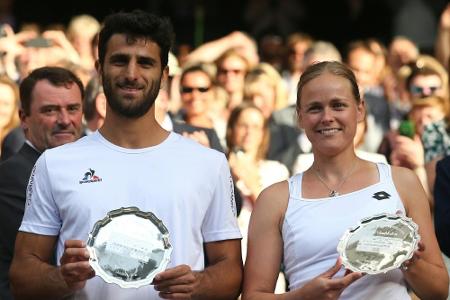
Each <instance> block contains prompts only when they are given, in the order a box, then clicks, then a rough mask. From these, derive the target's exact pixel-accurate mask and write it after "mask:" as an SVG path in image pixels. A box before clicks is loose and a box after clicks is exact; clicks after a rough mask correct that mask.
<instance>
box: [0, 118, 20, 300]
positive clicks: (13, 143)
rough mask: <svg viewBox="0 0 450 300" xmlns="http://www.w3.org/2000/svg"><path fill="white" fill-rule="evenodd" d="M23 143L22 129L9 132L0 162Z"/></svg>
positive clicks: (17, 149) (4, 141)
mask: <svg viewBox="0 0 450 300" xmlns="http://www.w3.org/2000/svg"><path fill="white" fill-rule="evenodd" d="M23 143H25V133H24V132H23V129H22V127H20V126H19V127H16V128H14V129H13V130H11V132H10V133H8V134H7V135H6V136H5V139H4V140H3V142H2V156H1V159H0V160H1V161H4V160H7V159H8V158H10V157H11V156H13V155H14V154H16V153H17V152H19V150H20V148H22V146H23ZM0 300H1V298H0Z"/></svg>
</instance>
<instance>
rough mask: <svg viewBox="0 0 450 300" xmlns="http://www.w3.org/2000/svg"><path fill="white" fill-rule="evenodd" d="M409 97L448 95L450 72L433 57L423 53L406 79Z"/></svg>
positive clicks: (445, 96)
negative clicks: (449, 74)
mask: <svg viewBox="0 0 450 300" xmlns="http://www.w3.org/2000/svg"><path fill="white" fill-rule="evenodd" d="M406 86H407V87H408V93H409V98H410V99H414V98H425V97H429V96H440V97H444V98H447V97H448V74H447V72H446V70H445V68H444V67H443V66H442V65H441V64H440V63H439V62H438V61H437V60H436V59H434V58H433V57H431V56H428V55H421V56H420V57H419V59H418V60H417V61H416V62H415V63H414V64H413V65H412V69H411V74H410V75H409V76H408V78H407V79H406Z"/></svg>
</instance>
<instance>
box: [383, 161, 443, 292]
mask: <svg viewBox="0 0 450 300" xmlns="http://www.w3.org/2000/svg"><path fill="white" fill-rule="evenodd" d="M392 174H393V179H394V183H395V186H396V188H397V190H398V191H399V193H400V196H401V198H402V200H403V204H404V206H405V209H406V214H407V216H408V217H410V218H412V219H413V221H414V222H415V223H417V225H419V234H420V237H421V242H422V244H423V246H424V249H423V251H420V252H421V254H420V257H419V258H418V259H413V262H412V263H410V264H408V269H407V270H403V274H404V276H405V278H406V281H407V282H408V284H409V285H410V286H411V287H412V289H413V290H414V292H415V293H416V295H417V296H418V297H419V298H420V299H422V300H426V299H433V300H438V299H446V298H447V294H448V284H449V281H448V280H449V279H448V273H447V270H446V269H445V266H444V262H443V260H442V255H441V251H440V250H439V246H438V243H437V240H436V236H435V234H434V229H433V224H432V220H431V213H430V207H429V204H428V201H427V196H426V194H425V191H424V190H423V188H422V185H421V184H420V181H419V179H418V178H417V176H416V175H415V174H414V173H413V172H412V171H411V170H408V169H406V168H397V167H393V168H392Z"/></svg>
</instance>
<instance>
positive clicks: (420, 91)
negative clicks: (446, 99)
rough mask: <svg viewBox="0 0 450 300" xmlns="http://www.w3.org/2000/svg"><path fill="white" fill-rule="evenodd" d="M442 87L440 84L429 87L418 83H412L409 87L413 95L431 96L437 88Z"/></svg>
mask: <svg viewBox="0 0 450 300" xmlns="http://www.w3.org/2000/svg"><path fill="white" fill-rule="evenodd" d="M440 88H441V87H440V86H427V87H422V86H417V85H412V86H411V87H410V89H409V91H410V92H411V94H413V95H425V96H429V95H432V94H434V93H435V92H436V91H437V90H439V89H440Z"/></svg>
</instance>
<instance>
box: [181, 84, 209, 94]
mask: <svg viewBox="0 0 450 300" xmlns="http://www.w3.org/2000/svg"><path fill="white" fill-rule="evenodd" d="M194 90H197V91H199V92H200V93H206V92H207V91H209V86H204V87H190V86H182V87H181V89H180V91H181V93H182V94H188V93H192V92H193V91H194Z"/></svg>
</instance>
